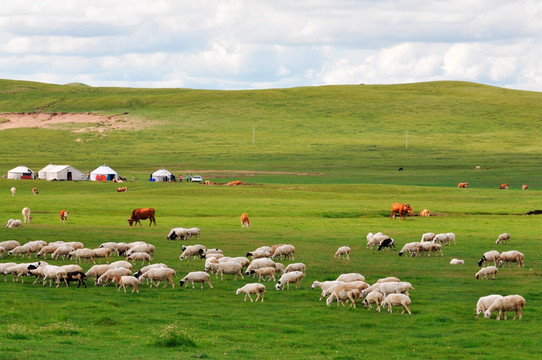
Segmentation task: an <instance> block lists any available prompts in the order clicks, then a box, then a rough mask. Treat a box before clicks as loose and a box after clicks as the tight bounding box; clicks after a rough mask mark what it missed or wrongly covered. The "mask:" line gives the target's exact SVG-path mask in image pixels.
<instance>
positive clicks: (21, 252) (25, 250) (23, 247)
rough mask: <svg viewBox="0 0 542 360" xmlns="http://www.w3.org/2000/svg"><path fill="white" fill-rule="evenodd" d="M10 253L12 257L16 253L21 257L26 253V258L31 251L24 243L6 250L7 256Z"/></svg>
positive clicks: (30, 254)
mask: <svg viewBox="0 0 542 360" xmlns="http://www.w3.org/2000/svg"><path fill="white" fill-rule="evenodd" d="M11 255H13V256H14V257H16V256H17V255H20V256H21V257H22V256H24V255H27V256H28V258H30V257H31V256H32V252H31V251H30V247H28V246H27V245H26V244H24V245H21V246H17V247H16V248H14V249H12V250H10V251H8V256H11Z"/></svg>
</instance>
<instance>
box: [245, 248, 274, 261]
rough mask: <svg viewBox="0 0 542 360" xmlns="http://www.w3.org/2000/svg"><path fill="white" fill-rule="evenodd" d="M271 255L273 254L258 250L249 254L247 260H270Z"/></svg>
mask: <svg viewBox="0 0 542 360" xmlns="http://www.w3.org/2000/svg"><path fill="white" fill-rule="evenodd" d="M271 255H273V254H272V253H271V252H270V251H268V250H263V249H256V250H254V251H252V252H247V258H248V257H252V259H261V258H269V257H271Z"/></svg>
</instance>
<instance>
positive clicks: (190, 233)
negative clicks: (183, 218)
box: [186, 227, 201, 238]
mask: <svg viewBox="0 0 542 360" xmlns="http://www.w3.org/2000/svg"><path fill="white" fill-rule="evenodd" d="M200 232H201V230H200V229H199V228H197V227H193V228H188V229H186V235H188V237H189V238H192V236H195V237H196V238H199V235H200Z"/></svg>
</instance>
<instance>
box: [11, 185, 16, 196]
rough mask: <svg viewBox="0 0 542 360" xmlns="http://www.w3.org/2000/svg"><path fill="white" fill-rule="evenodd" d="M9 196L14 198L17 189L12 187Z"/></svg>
mask: <svg viewBox="0 0 542 360" xmlns="http://www.w3.org/2000/svg"><path fill="white" fill-rule="evenodd" d="M10 191H11V196H15V193H16V192H17V188H16V187H15V186H13V187H12V188H11V189H10Z"/></svg>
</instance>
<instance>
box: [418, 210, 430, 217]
mask: <svg viewBox="0 0 542 360" xmlns="http://www.w3.org/2000/svg"><path fill="white" fill-rule="evenodd" d="M420 216H422V217H429V216H431V213H430V212H429V210H428V209H423V210H422V211H421V212H420Z"/></svg>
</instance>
